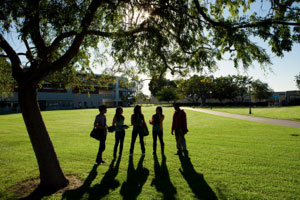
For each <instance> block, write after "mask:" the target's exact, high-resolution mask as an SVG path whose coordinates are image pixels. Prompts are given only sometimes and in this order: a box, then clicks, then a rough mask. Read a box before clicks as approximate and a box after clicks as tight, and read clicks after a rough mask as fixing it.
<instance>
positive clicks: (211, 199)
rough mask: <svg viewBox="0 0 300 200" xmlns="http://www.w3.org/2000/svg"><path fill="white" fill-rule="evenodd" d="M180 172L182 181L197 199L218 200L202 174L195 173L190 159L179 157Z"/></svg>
mask: <svg viewBox="0 0 300 200" xmlns="http://www.w3.org/2000/svg"><path fill="white" fill-rule="evenodd" d="M179 159H180V162H181V167H182V170H181V169H179V171H180V172H181V174H182V176H183V177H184V179H185V180H186V181H187V183H188V185H189V186H190V188H191V189H192V191H193V193H194V194H195V195H196V197H197V198H198V199H203V200H215V199H218V198H217V196H216V194H215V193H214V191H213V190H212V189H211V188H210V187H209V185H208V184H207V183H206V181H205V179H204V177H203V174H199V173H197V172H196V171H195V169H194V166H193V164H192V162H191V160H190V158H187V157H183V156H182V155H181V156H179Z"/></svg>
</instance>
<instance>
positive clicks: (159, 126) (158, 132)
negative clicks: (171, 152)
mask: <svg viewBox="0 0 300 200" xmlns="http://www.w3.org/2000/svg"><path fill="white" fill-rule="evenodd" d="M164 118H165V116H164V115H163V113H162V108H161V107H157V108H156V114H155V115H153V116H152V120H151V121H150V124H152V126H153V127H152V136H153V154H156V146H157V145H156V144H157V136H158V138H159V141H160V147H161V154H162V155H164V140H163V121H164Z"/></svg>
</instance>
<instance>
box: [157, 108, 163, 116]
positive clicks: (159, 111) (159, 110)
mask: <svg viewBox="0 0 300 200" xmlns="http://www.w3.org/2000/svg"><path fill="white" fill-rule="evenodd" d="M156 114H160V115H162V114H163V111H162V107H160V106H158V107H157V108H156Z"/></svg>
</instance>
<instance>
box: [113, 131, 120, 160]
mask: <svg viewBox="0 0 300 200" xmlns="http://www.w3.org/2000/svg"><path fill="white" fill-rule="evenodd" d="M119 141H120V132H119V131H116V134H115V146H114V158H116V157H117V150H118V145H119Z"/></svg>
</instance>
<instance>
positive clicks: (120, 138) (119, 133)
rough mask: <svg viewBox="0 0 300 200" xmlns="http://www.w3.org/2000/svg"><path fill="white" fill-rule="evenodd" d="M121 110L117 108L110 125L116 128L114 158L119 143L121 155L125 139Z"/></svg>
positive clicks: (123, 118)
mask: <svg viewBox="0 0 300 200" xmlns="http://www.w3.org/2000/svg"><path fill="white" fill-rule="evenodd" d="M122 114H123V109H122V108H121V107H118V108H117V109H116V114H115V116H114V119H113V122H112V125H113V126H115V127H116V133H115V146H114V158H116V157H117V151H118V145H119V143H120V149H119V155H120V156H121V155H122V151H123V143H124V138H125V129H124V120H125V117H124V116H123V115H122Z"/></svg>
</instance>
